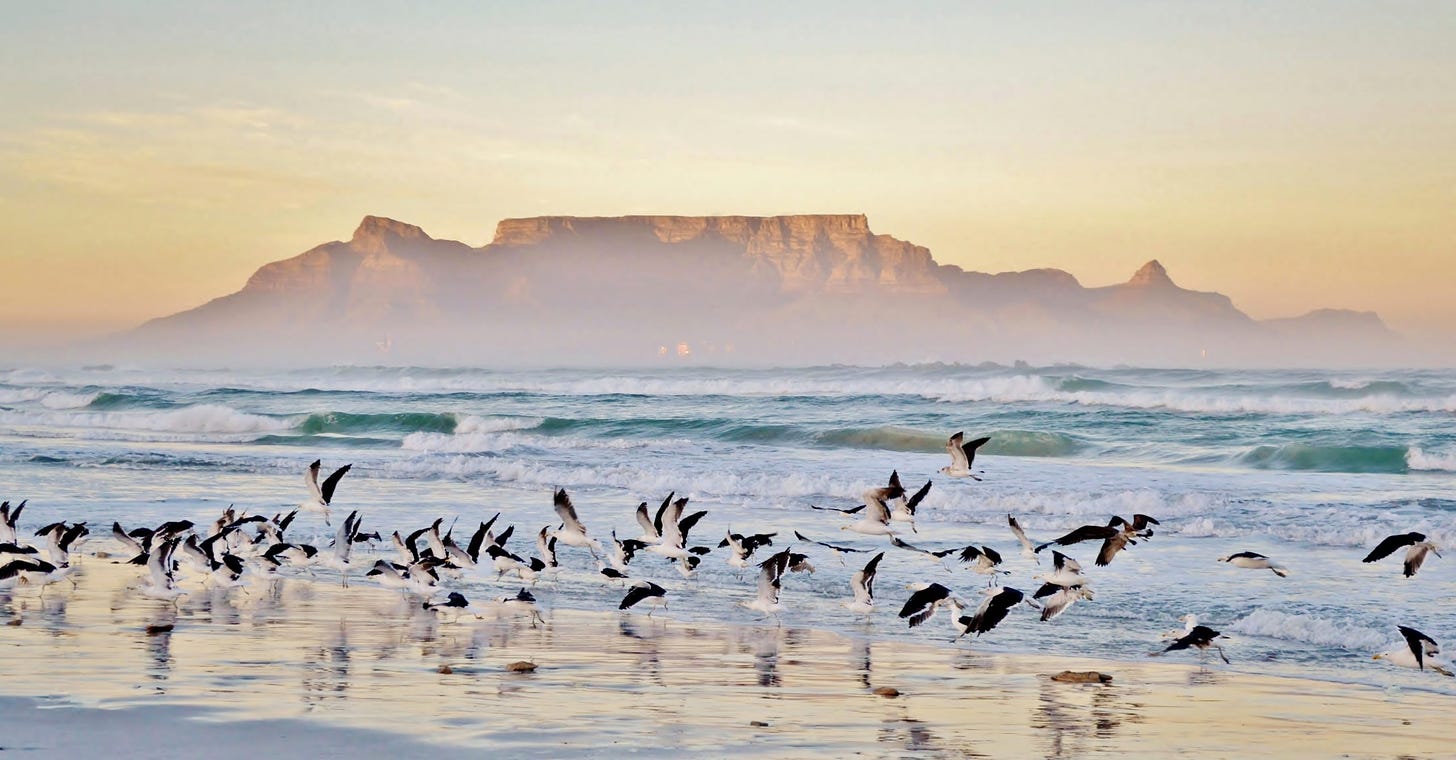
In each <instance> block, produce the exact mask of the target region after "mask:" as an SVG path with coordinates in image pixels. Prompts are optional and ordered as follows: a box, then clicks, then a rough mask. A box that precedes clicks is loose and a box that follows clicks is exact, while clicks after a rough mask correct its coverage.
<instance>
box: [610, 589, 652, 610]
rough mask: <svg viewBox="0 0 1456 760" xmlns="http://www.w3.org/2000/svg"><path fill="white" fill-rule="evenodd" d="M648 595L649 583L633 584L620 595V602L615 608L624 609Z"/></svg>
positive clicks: (649, 591) (650, 590) (650, 594)
mask: <svg viewBox="0 0 1456 760" xmlns="http://www.w3.org/2000/svg"><path fill="white" fill-rule="evenodd" d="M649 596H652V589H651V586H650V585H638V586H633V587H632V588H630V589H628V590H627V595H626V596H624V597H622V603H621V604H619V605H617V609H619V610H625V609H627V608H629V607H631V606H632V605H634V604H636V603H638V602H640V601H642V600H643V599H646V598H647V597H649Z"/></svg>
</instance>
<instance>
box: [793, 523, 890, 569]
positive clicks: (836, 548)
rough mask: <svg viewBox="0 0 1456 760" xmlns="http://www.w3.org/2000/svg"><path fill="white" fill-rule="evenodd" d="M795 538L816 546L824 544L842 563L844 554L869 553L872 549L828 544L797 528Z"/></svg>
mask: <svg viewBox="0 0 1456 760" xmlns="http://www.w3.org/2000/svg"><path fill="white" fill-rule="evenodd" d="M794 538H797V539H799V540H800V541H803V542H804V543H806V544H813V545H815V546H822V547H824V548H825V549H828V550H830V551H832V552H834V554H835V556H837V557H839V561H840V562H841V563H842V562H844V555H846V554H869V553H870V552H871V551H872V550H871V549H856V548H854V547H853V546H842V545H840V544H826V543H824V542H823V541H815V540H814V539H812V538H809V537H808V536H806V535H804V534H803V533H800V532H799V531H797V530H796V531H794Z"/></svg>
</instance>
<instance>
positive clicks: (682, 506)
mask: <svg viewBox="0 0 1456 760" xmlns="http://www.w3.org/2000/svg"><path fill="white" fill-rule="evenodd" d="M687 506H688V500H687V498H686V497H684V498H681V499H677V500H675V501H673V503H672V506H671V507H669V508H668V509H667V510H666V511H665V512H663V513H662V514H661V515H660V516H661V518H662V533H661V536H662V540H661V541H658V542H657V543H655V544H652V545H651V546H648V547H647V551H649V552H652V553H653V554H661V555H662V556H664V557H667V558H668V559H678V560H681V559H687V557H688V546H687V542H688V532H689V531H691V530H692V529H693V526H694V525H697V524H698V521H699V520H701V519H703V516H704V515H707V514H708V513H707V511H706V510H700V511H697V512H694V513H692V514H690V515H688V516H687V517H683V511H684V510H686V509H687Z"/></svg>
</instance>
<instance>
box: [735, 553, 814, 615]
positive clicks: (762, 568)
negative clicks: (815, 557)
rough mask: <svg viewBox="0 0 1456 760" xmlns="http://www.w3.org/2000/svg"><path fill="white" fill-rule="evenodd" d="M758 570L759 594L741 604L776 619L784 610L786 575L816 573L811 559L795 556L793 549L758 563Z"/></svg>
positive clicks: (801, 555) (800, 555)
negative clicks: (781, 594)
mask: <svg viewBox="0 0 1456 760" xmlns="http://www.w3.org/2000/svg"><path fill="white" fill-rule="evenodd" d="M758 568H759V572H758V593H757V594H756V595H755V596H754V597H753V598H752V599H750V600H748V601H746V602H742V603H741V604H742V605H743V606H744V607H747V608H748V609H750V610H753V611H754V612H762V613H763V614H765V615H773V616H774V617H778V614H779V612H780V611H782V610H783V604H782V603H781V602H780V601H779V598H780V597H779V594H780V592H781V591H782V590H783V578H784V575H786V574H788V573H790V572H795V573H802V572H809V573H812V572H814V566H813V565H810V564H809V558H808V557H806V556H804V555H803V554H795V553H794V552H793V551H792V548H789V549H784V550H783V551H781V552H779V553H777V554H775V555H773V556H771V557H769V558H768V559H766V560H764V561H763V562H760V563H758Z"/></svg>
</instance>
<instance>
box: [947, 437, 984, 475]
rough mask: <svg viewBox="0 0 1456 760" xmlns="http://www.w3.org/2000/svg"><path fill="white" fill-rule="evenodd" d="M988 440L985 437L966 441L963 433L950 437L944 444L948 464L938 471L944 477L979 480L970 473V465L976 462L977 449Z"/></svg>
mask: <svg viewBox="0 0 1456 760" xmlns="http://www.w3.org/2000/svg"><path fill="white" fill-rule="evenodd" d="M990 440H991V439H990V438H989V437H987V438H977V439H976V440H974V441H966V434H965V433H964V432H960V433H956V434H955V435H953V436H951V437H950V440H949V441H946V444H945V450H946V451H947V452H948V453H949V454H950V464H949V465H948V466H946V467H942V468H940V471H941V472H942V473H944V474H945V475H946V477H951V478H970V479H972V480H980V478H978V477H976V474H975V473H974V472H972V471H971V465H973V464H975V462H976V449H979V448H981V447H982V446H984V445H986V442H987V441H990Z"/></svg>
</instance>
